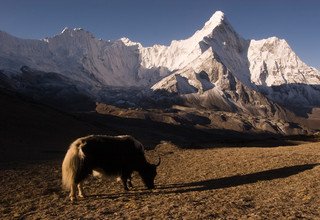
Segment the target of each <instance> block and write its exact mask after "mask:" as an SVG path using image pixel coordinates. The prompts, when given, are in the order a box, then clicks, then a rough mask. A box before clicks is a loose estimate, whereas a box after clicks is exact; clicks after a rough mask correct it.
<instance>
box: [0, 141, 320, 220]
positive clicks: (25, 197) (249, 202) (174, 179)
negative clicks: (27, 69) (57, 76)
mask: <svg viewBox="0 0 320 220" xmlns="http://www.w3.org/2000/svg"><path fill="white" fill-rule="evenodd" d="M157 151H158V153H159V154H161V155H163V156H162V158H163V159H162V164H161V165H160V167H159V170H158V176H157V178H156V185H157V189H155V190H153V191H148V190H145V189H144V186H143V184H142V182H141V180H140V178H139V177H138V176H137V175H136V176H134V178H133V184H134V186H135V188H134V190H133V191H131V192H128V193H124V192H123V191H122V186H121V185H120V184H119V183H117V182H116V181H115V179H114V178H109V179H106V180H100V179H94V178H89V179H88V180H87V181H86V183H85V190H86V192H87V194H88V197H87V198H85V199H79V200H78V201H76V202H74V203H71V202H70V201H69V200H68V198H67V194H68V193H67V192H64V191H62V190H61V187H60V185H61V183H60V182H61V181H60V175H61V173H60V172H61V170H60V166H61V161H50V162H43V163H39V164H18V165H17V164H16V165H14V166H12V167H11V168H8V167H7V168H3V169H1V170H0V181H1V187H0V197H1V199H0V216H1V219H298V218H303V219H320V208H319V204H320V166H319V163H320V144H319V143H306V144H301V145H299V146H294V147H293V146H290V147H277V148H255V147H248V148H246V147H243V148H220V149H203V150H181V149H178V148H176V147H174V146H173V145H171V144H170V143H162V144H161V145H159V146H158V147H157ZM148 154H151V155H152V154H153V152H150V153H148Z"/></svg>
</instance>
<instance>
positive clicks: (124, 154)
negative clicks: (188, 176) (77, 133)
mask: <svg viewBox="0 0 320 220" xmlns="http://www.w3.org/2000/svg"><path fill="white" fill-rule="evenodd" d="M160 162H161V159H160V157H159V162H158V164H150V163H148V162H147V160H146V158H145V155H144V147H143V145H142V144H141V143H140V142H139V141H137V140H136V139H135V138H133V137H132V136H129V135H121V136H107V135H90V136H86V137H81V138H78V139H77V140H75V141H74V142H73V143H72V144H71V145H70V147H69V150H68V151H67V153H66V155H65V158H64V160H63V163H62V185H63V187H64V188H65V189H68V190H70V199H71V201H73V200H74V199H75V192H76V187H78V190H79V197H84V194H83V189H82V181H83V180H84V179H85V178H86V177H88V175H89V174H91V173H92V172H94V171H96V172H99V173H102V174H104V175H120V178H121V180H122V183H123V186H124V189H125V190H128V185H129V186H130V187H131V186H132V185H131V174H132V173H133V171H137V172H138V173H139V175H140V176H141V178H142V180H143V182H144V184H145V186H146V187H147V188H148V189H153V188H154V179H155V177H156V175H157V171H156V169H157V166H159V165H160Z"/></svg>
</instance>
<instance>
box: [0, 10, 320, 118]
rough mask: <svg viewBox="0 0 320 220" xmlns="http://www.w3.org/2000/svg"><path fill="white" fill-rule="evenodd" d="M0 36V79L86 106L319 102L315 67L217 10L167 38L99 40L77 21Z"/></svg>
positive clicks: (302, 110)
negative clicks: (166, 41) (245, 33)
mask: <svg viewBox="0 0 320 220" xmlns="http://www.w3.org/2000/svg"><path fill="white" fill-rule="evenodd" d="M0 41H1V42H2V43H1V44H0V71H1V72H0V76H1V77H0V78H1V81H2V82H1V85H3V86H6V87H8V86H10V88H13V89H15V90H18V91H20V92H22V93H24V94H28V95H30V96H32V97H33V98H35V99H37V100H39V101H46V100H47V103H49V104H50V103H58V100H62V103H64V104H63V105H65V104H66V103H67V102H68V101H65V100H77V102H81V100H82V101H83V100H84V101H85V102H86V103H87V104H86V105H85V107H83V106H81V108H80V109H86V108H87V106H90V105H91V104H90V100H92V101H93V102H92V103H94V101H102V102H103V101H105V102H111V103H122V104H125V105H127V106H135V107H136V106H145V105H148V104H149V103H157V104H158V105H159V103H160V105H162V101H163V100H164V102H165V103H167V104H168V103H169V105H170V103H171V105H172V104H177V103H179V104H182V105H187V106H191V107H197V108H204V109H211V110H219V111H227V112H238V113H241V114H249V115H259V116H262V117H273V118H281V119H286V115H287V110H286V109H284V108H283V106H284V105H285V106H286V108H288V109H290V110H291V111H295V112H296V113H299V114H302V115H303V116H306V113H307V112H311V110H312V109H313V108H314V107H318V106H320V99H319V98H317V97H319V95H320V72H319V71H318V70H316V69H315V68H312V67H309V66H307V65H306V64H305V63H303V62H302V61H301V60H300V59H299V57H298V56H297V55H296V54H295V53H294V52H293V51H292V49H291V48H290V46H289V45H288V43H287V42H286V41H285V40H283V39H279V38H276V37H271V38H268V39H263V40H246V39H243V38H242V37H241V36H240V35H239V34H237V33H236V31H235V30H234V29H233V27H232V26H231V24H230V23H229V21H228V20H227V18H226V16H225V15H224V13H223V12H220V11H218V12H216V13H214V14H213V16H212V17H211V18H210V19H209V20H208V21H207V22H206V23H205V25H204V26H203V28H202V29H200V30H198V31H196V32H195V33H194V34H193V35H192V36H191V37H189V38H188V39H185V40H179V41H176V40H174V41H172V42H171V44H170V45H169V46H164V45H154V46H152V47H143V46H142V45H141V44H140V43H136V42H132V41H130V40H129V39H127V38H121V39H119V40H116V41H105V40H102V39H97V38H95V37H94V36H93V35H92V34H91V33H89V32H87V31H85V30H83V29H81V28H76V29H68V28H65V29H64V30H63V31H62V32H61V33H60V34H58V35H56V36H54V37H50V38H46V39H43V40H25V39H19V38H16V37H13V36H11V35H9V34H7V33H5V32H0ZM132 88H138V90H142V92H141V91H139V92H132V90H131V89H132ZM115 97H116V98H115ZM50 99H52V100H51V101H48V100H50ZM146 100H147V101H146ZM146 103H147V104H146ZM71 106H72V107H74V106H75V105H73V104H72V105H71ZM72 107H70V108H71V109H72ZM74 108H75V109H76V108H78V107H74ZM73 110H74V109H73ZM286 120H287V119H286Z"/></svg>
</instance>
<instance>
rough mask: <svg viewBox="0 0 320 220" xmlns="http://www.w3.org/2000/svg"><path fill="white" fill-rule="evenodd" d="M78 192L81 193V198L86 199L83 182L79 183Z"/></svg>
mask: <svg viewBox="0 0 320 220" xmlns="http://www.w3.org/2000/svg"><path fill="white" fill-rule="evenodd" d="M78 191H79V197H80V198H84V197H85V194H84V193H83V187H82V182H80V183H78Z"/></svg>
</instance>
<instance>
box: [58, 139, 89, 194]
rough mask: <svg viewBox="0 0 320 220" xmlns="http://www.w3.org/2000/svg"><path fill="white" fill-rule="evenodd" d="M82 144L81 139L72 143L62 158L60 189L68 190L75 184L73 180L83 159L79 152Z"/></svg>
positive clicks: (81, 153)
mask: <svg viewBox="0 0 320 220" xmlns="http://www.w3.org/2000/svg"><path fill="white" fill-rule="evenodd" d="M82 145H83V142H82V140H81V139H77V140H76V141H74V142H73V143H72V144H71V145H70V147H69V150H68V151H67V153H66V156H65V157H64V160H63V163H62V187H63V188H64V189H67V190H70V189H71V187H72V186H73V185H74V184H75V178H76V176H77V175H78V174H79V172H80V169H81V163H82V160H83V159H84V154H83V152H82V150H81V146H82Z"/></svg>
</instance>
